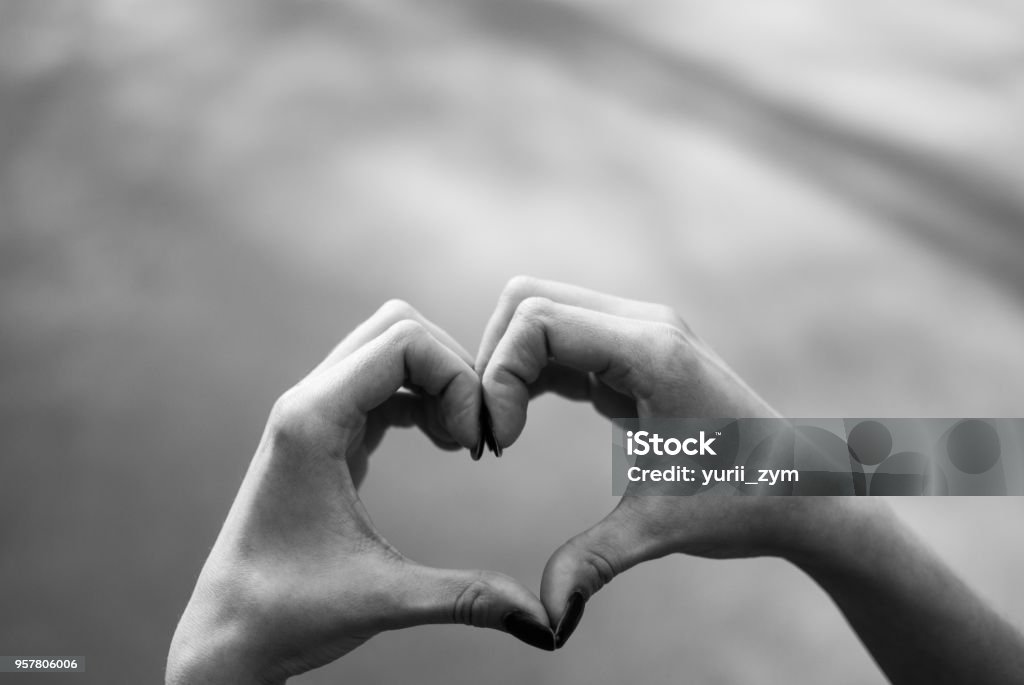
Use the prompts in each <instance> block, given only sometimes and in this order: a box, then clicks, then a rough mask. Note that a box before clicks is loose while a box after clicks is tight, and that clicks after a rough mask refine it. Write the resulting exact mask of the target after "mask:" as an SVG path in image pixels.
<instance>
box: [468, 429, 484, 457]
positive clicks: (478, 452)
mask: <svg viewBox="0 0 1024 685" xmlns="http://www.w3.org/2000/svg"><path fill="white" fill-rule="evenodd" d="M483 453H484V434H483V432H481V433H480V439H479V440H477V441H476V445H475V446H474V447H473V449H471V450H470V451H469V456H470V457H472V459H473V461H480V457H481V456H482V455H483Z"/></svg>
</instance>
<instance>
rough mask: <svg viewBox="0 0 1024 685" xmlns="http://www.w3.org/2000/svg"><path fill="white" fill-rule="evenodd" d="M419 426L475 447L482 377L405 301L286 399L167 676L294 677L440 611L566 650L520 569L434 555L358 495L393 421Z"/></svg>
mask: <svg viewBox="0 0 1024 685" xmlns="http://www.w3.org/2000/svg"><path fill="white" fill-rule="evenodd" d="M403 386H406V387H407V388H408V389H402V388H403ZM413 424H415V425H418V426H419V427H420V428H421V429H422V430H424V431H425V432H426V434H427V435H428V436H429V437H430V438H431V439H432V440H433V441H434V442H435V443H436V444H438V445H440V446H442V447H446V448H450V449H454V448H457V447H459V446H463V447H468V448H473V447H474V446H477V445H478V444H479V442H480V439H481V436H480V382H479V378H478V376H477V374H476V373H475V372H474V370H473V367H472V359H471V358H470V356H469V355H468V354H467V353H466V351H465V350H463V349H462V348H461V347H459V345H458V344H457V343H455V341H454V340H452V339H451V337H450V336H448V335H447V334H446V333H444V332H443V331H442V330H441V329H439V328H438V327H437V326H435V325H434V324H432V323H430V322H429V321H427V320H426V319H424V318H423V317H422V316H421V315H420V314H419V313H417V312H416V311H415V310H413V309H412V308H411V307H409V306H408V305H406V304H405V303H402V302H391V303H388V304H387V305H385V306H384V307H382V308H381V309H380V310H379V311H378V312H377V313H376V314H375V315H374V316H373V317H371V318H370V319H369V320H368V321H366V322H365V323H363V324H362V325H361V326H359V327H358V328H357V329H356V330H355V331H354V332H353V333H352V334H350V335H349V336H348V337H347V338H345V340H343V341H342V342H341V343H340V344H339V345H338V347H337V348H336V349H335V350H334V351H333V352H331V354H330V355H329V356H328V357H327V358H326V359H325V360H324V361H323V362H322V363H321V364H320V365H319V366H318V367H317V368H316V369H314V370H313V371H312V372H311V373H310V374H309V375H308V376H307V377H306V378H304V379H303V380H302V381H300V382H299V383H298V384H297V385H296V386H295V387H293V388H292V389H291V390H289V391H287V392H286V393H285V394H284V395H283V396H282V397H281V398H280V399H279V400H278V401H277V403H276V404H275V406H274V409H273V411H272V412H271V416H270V419H269V421H268V423H267V427H266V430H265V432H264V435H263V439H262V441H261V442H260V445H259V447H258V448H257V451H256V455H255V457H254V458H253V460H252V462H251V464H250V466H249V470H248V473H247V474H246V476H245V479H244V481H243V482H242V485H241V488H240V489H239V491H238V495H237V496H236V498H235V502H234V504H233V505H232V507H231V510H230V512H229V513H228V516H227V520H226V521H225V522H224V526H223V528H222V529H221V532H220V535H219V537H218V538H217V541H216V543H215V544H214V547H213V550H212V551H211V553H210V556H209V558H208V559H207V562H206V564H205V566H204V567H203V570H202V573H201V574H200V577H199V580H198V582H197V583H196V587H195V590H194V592H193V595H192V598H191V600H190V601H189V604H188V607H187V608H186V610H185V613H184V616H183V617H182V619H181V621H180V623H179V625H178V628H177V631H176V632H175V635H174V639H173V641H172V644H171V650H170V655H169V658H168V666H167V682H168V683H174V684H176V685H177V684H183V683H200V682H201V683H221V682H223V683H242V682H246V683H282V682H284V681H285V680H286V679H287V678H288V677H289V676H292V675H296V674H299V673H302V672H304V671H307V670H310V669H312V668H316V667H318V666H321V665H324V664H327V663H329V662H331V661H333V660H335V659H337V658H339V657H341V656H342V655H344V654H346V653H348V652H350V651H351V650H353V649H355V648H356V647H358V646H359V645H361V644H362V643H363V642H365V641H366V640H368V639H369V638H370V637H372V636H373V635H375V634H377V633H379V632H381V631H385V630H395V629H398V628H405V627H408V626H414V625H419V624H426V623H464V624H467V625H473V626H479V627H488V628H495V629H498V630H505V631H507V632H510V633H512V634H513V635H515V636H516V637H518V638H519V639H521V640H523V641H524V642H527V643H529V644H531V645H533V646H536V647H540V648H542V649H549V650H550V649H554V637H553V634H552V632H551V629H550V628H549V627H548V619H547V614H546V613H545V610H544V607H543V606H542V605H541V603H540V601H539V600H538V599H537V597H536V596H534V595H533V594H532V593H531V592H530V591H529V590H527V589H526V588H524V587H523V586H522V585H520V584H519V583H518V582H516V581H515V580H513V579H511V578H509V577H507V576H504V575H502V574H499V573H495V572H490V571H465V570H445V569H437V568H430V567H426V566H422V565H420V564H417V563H416V562H413V561H411V560H409V559H407V558H406V557H404V556H403V555H402V554H401V553H400V552H399V551H398V550H396V549H395V548H394V547H392V546H391V545H390V544H389V543H388V542H387V541H386V540H385V539H384V538H383V537H382V536H381V535H380V533H378V532H377V531H376V530H375V529H374V526H373V524H372V522H371V521H370V517H369V515H368V514H367V512H366V509H365V508H364V507H363V504H362V502H360V500H359V495H358V494H357V488H358V486H359V484H360V483H361V481H362V479H363V477H364V476H365V473H366V462H367V458H368V456H369V455H370V453H371V452H372V451H373V449H374V448H375V447H376V446H377V444H378V443H379V442H380V440H381V438H382V437H383V434H384V432H385V431H386V429H387V428H388V427H390V426H395V425H399V426H408V425H413Z"/></svg>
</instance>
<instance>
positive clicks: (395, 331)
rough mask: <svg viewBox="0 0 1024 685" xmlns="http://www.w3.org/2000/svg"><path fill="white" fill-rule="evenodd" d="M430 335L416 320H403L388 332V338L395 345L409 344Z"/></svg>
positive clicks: (392, 326) (393, 325)
mask: <svg viewBox="0 0 1024 685" xmlns="http://www.w3.org/2000/svg"><path fill="white" fill-rule="evenodd" d="M426 335H428V333H427V329H426V328H424V326H423V324H421V323H420V322H419V321H416V320H414V319H402V320H400V321H397V322H395V323H394V324H392V325H391V327H390V328H388V330H387V336H388V338H389V339H390V340H391V341H392V342H394V343H409V342H412V341H413V340H416V339H418V338H422V337H423V336H426Z"/></svg>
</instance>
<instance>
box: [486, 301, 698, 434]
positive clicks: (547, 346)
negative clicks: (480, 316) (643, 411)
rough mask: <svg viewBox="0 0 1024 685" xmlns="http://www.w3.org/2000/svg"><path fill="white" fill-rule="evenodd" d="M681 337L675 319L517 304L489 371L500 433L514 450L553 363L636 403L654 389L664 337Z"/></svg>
mask: <svg viewBox="0 0 1024 685" xmlns="http://www.w3.org/2000/svg"><path fill="white" fill-rule="evenodd" d="M675 334H679V331H678V329H676V328H673V327H672V326H670V325H668V324H662V323H652V322H650V321H641V320H637V319H632V318H627V317H621V316H616V315H614V314H607V313H604V312H598V311H593V310H589V309H584V308H582V307H576V306H573V305H566V304H561V303H558V302H552V301H551V300H547V299H544V298H536V297H535V298H529V299H527V300H524V301H523V302H522V303H521V304H520V305H519V307H517V308H516V311H515V314H514V315H513V317H512V319H511V321H510V323H509V324H508V326H507V330H506V331H505V334H504V335H503V336H502V337H501V339H500V341H499V342H498V344H497V346H496V347H495V350H494V353H493V355H492V356H491V358H490V360H489V362H488V363H487V366H486V368H485V369H484V372H483V376H482V379H481V384H482V387H483V396H484V403H485V405H486V407H487V409H488V410H489V412H490V415H491V417H492V421H493V426H492V427H493V429H494V436H495V438H496V440H497V442H498V444H499V445H501V446H503V447H507V446H508V445H510V444H512V442H514V441H515V440H516V438H518V437H519V434H520V433H521V432H522V430H523V427H524V426H525V425H526V411H527V404H528V402H529V399H530V390H531V385H532V384H533V383H534V382H535V381H537V379H538V378H539V377H540V375H541V373H542V371H543V370H544V369H545V368H546V367H547V366H548V365H549V364H550V363H552V362H557V363H558V364H561V365H563V366H566V367H569V368H572V369H575V370H577V371H581V372H587V373H593V374H594V375H595V376H596V377H597V379H599V380H600V381H602V382H603V383H605V384H606V385H608V386H609V387H610V388H612V389H613V390H615V391H617V392H619V393H621V394H623V395H625V396H627V397H631V398H633V399H634V400H637V401H639V400H643V399H646V398H648V397H650V396H651V395H652V394H653V393H654V390H655V381H656V378H655V375H654V373H653V369H655V368H658V366H659V364H656V363H655V360H656V359H659V358H660V357H661V356H663V355H661V352H660V351H661V350H662V349H663V348H662V345H664V344H665V341H669V342H670V343H671V341H672V340H674V339H675V338H674V337H673V336H674V335H675Z"/></svg>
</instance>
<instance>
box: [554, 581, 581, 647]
mask: <svg viewBox="0 0 1024 685" xmlns="http://www.w3.org/2000/svg"><path fill="white" fill-rule="evenodd" d="M586 606H587V601H586V600H585V599H583V593H581V592H580V591H579V590H577V591H576V592H574V593H572V594H571V595H569V600H568V601H567V602H566V603H565V611H563V612H562V619H561V620H560V621H559V622H558V628H557V629H556V630H555V648H560V647H561V646H562V645H564V644H565V643H566V642H568V641H569V636H570V635H572V632H573V631H574V630H576V626H578V625H579V624H580V619H581V618H582V617H583V609H584V607H586Z"/></svg>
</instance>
